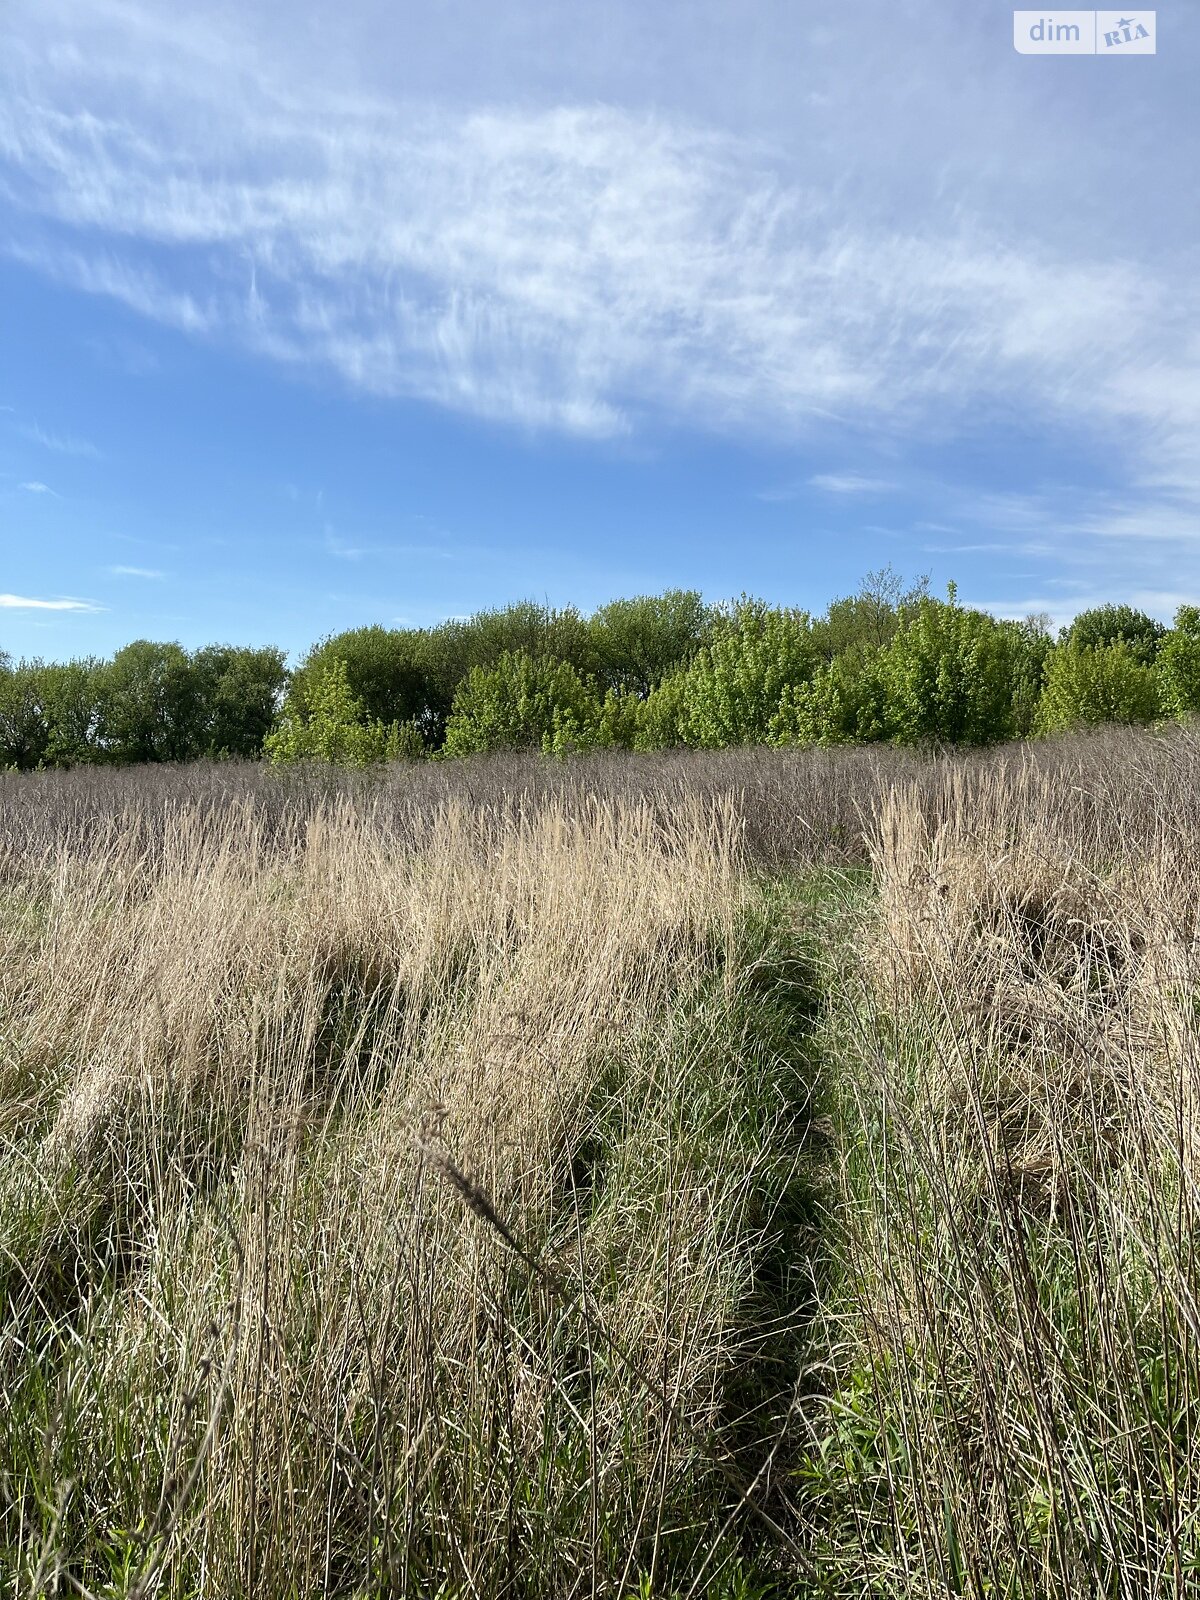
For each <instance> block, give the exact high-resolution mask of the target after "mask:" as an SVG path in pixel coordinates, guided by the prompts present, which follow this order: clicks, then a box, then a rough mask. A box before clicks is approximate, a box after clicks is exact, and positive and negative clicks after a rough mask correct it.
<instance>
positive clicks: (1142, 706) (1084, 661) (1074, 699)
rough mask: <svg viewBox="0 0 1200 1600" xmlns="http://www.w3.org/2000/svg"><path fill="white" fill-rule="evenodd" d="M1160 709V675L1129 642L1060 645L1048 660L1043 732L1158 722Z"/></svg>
mask: <svg viewBox="0 0 1200 1600" xmlns="http://www.w3.org/2000/svg"><path fill="white" fill-rule="evenodd" d="M1159 710H1160V697H1159V680H1158V675H1157V674H1156V672H1155V670H1154V668H1153V667H1151V666H1147V665H1146V664H1145V663H1144V662H1142V661H1140V660H1139V659H1138V658H1137V656H1136V655H1135V654H1134V651H1133V648H1132V647H1131V646H1130V645H1129V644H1128V643H1126V641H1125V640H1124V639H1119V640H1118V641H1117V642H1116V644H1108V645H1099V646H1096V647H1095V648H1092V647H1090V646H1084V645H1076V644H1060V645H1058V646H1057V647H1056V648H1055V649H1054V650H1052V651H1051V652H1050V654H1049V655H1048V656H1047V658H1046V685H1045V688H1044V689H1043V690H1042V698H1041V703H1040V705H1039V706H1038V715H1037V729H1038V731H1039V732H1040V733H1057V732H1060V731H1062V730H1065V729H1068V728H1081V727H1096V726H1098V725H1099V724H1101V723H1106V722H1124V723H1137V722H1141V723H1146V722H1153V721H1154V719H1155V718H1156V717H1157V716H1158V715H1159Z"/></svg>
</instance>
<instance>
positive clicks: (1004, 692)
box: [0, 567, 1200, 769]
mask: <svg viewBox="0 0 1200 1600" xmlns="http://www.w3.org/2000/svg"><path fill="white" fill-rule="evenodd" d="M1198 618H1200V608H1194V607H1184V608H1182V609H1181V611H1180V612H1179V616H1178V618H1177V620H1176V626H1175V627H1174V629H1172V630H1170V631H1167V630H1166V629H1164V628H1163V627H1162V625H1161V624H1160V623H1158V622H1156V621H1154V619H1153V618H1151V617H1148V616H1147V615H1146V614H1145V613H1143V612H1140V611H1137V610H1135V609H1134V608H1132V607H1130V606H1117V605H1113V606H1102V607H1097V608H1095V609H1093V610H1091V611H1087V612H1084V613H1082V614H1081V615H1080V616H1079V617H1078V618H1077V619H1076V621H1075V623H1074V624H1073V625H1072V626H1071V628H1070V629H1067V630H1063V633H1062V635H1061V636H1060V643H1059V645H1058V646H1057V647H1055V646H1054V645H1053V644H1052V642H1051V636H1050V632H1049V627H1048V621H1047V619H1046V618H1038V617H1032V618H1029V619H1027V620H1026V621H1024V622H1019V623H1018V622H1006V621H998V620H997V619H996V618H994V617H992V616H990V615H988V614H986V613H984V612H981V611H973V610H968V609H966V608H964V607H961V606H959V605H958V604H957V602H956V598H955V595H954V592H953V589H952V590H951V594H950V598H949V600H948V601H938V600H934V599H931V598H930V596H929V594H928V587H927V583H926V581H925V580H924V579H922V580H920V581H919V582H917V583H916V584H913V585H910V586H907V587H906V586H905V584H904V583H903V581H902V580H901V579H900V577H899V576H898V575H897V574H895V573H894V572H893V571H892V570H891V568H890V567H886V568H884V569H882V570H881V571H879V572H874V573H869V574H868V575H867V577H866V579H865V580H864V581H863V584H862V585H861V587H860V588H859V590H858V591H857V592H856V593H855V594H852V595H849V596H845V597H843V598H841V599H838V600H835V601H833V602H832V603H831V604H830V605H829V607H828V608H827V610H826V612H825V613H824V615H822V616H820V617H816V618H814V617H811V616H810V615H809V614H808V613H807V612H803V611H798V610H793V609H790V608H787V607H775V606H770V605H768V604H767V603H766V602H765V601H762V600H756V599H753V598H750V597H746V596H743V597H742V599H741V600H740V601H738V602H733V603H730V604H728V605H724V606H716V607H713V606H708V605H706V604H705V602H704V600H703V599H702V597H701V596H700V594H699V593H698V592H697V591H695V590H683V589H670V590H667V591H666V592H665V593H663V594H659V595H638V596H635V597H633V598H631V599H618V600H613V601H610V602H609V603H608V604H606V605H603V606H601V607H599V608H598V609H597V610H596V611H595V612H594V613H593V614H592V615H591V616H584V615H582V614H581V613H580V612H579V611H578V610H576V609H575V608H574V607H572V606H567V607H563V608H556V607H553V606H549V605H545V604H541V603H539V602H537V601H533V600H523V601H520V602H518V603H517V604H515V605H510V606H503V607H498V608H495V609H493V610H488V611H481V612H478V613H477V614H476V615H474V616H472V617H467V618H453V619H451V620H449V621H447V622H445V623H442V624H441V625H439V626H438V627H434V628H427V629H414V628H400V629H392V628H385V627H382V626H378V625H373V626H369V627H362V628H354V629H350V630H348V631H347V632H344V633H339V634H334V635H330V636H329V637H327V638H325V639H322V640H321V641H319V642H318V643H317V644H316V645H314V646H313V648H312V649H311V650H310V651H309V653H308V655H307V656H306V657H305V658H304V660H303V661H302V662H301V664H300V666H299V667H298V668H297V669H296V671H295V672H294V673H293V674H292V675H291V677H290V679H289V675H288V672H287V669H286V666H285V662H284V656H283V653H282V652H281V651H279V650H276V649H270V648H262V649H241V648H235V647H233V646H229V645H212V646H208V647H207V648H205V649H202V650H197V651H196V652H194V653H193V654H190V655H189V653H188V652H187V651H185V650H184V649H183V648H182V647H181V646H180V645H178V644H173V643H165V644H164V643H155V642H152V641H150V640H145V639H142V640H137V641H135V642H134V643H133V644H130V645H126V646H125V647H124V649H122V650H119V651H118V652H117V653H116V655H115V656H114V657H113V658H112V660H111V661H109V662H100V661H79V662H69V663H65V664H61V665H58V664H47V663H44V662H40V661H30V662H24V661H23V662H20V663H19V664H17V665H16V666H14V665H13V664H12V663H11V662H10V661H9V659H8V658H7V657H6V656H5V655H4V654H3V652H0V765H4V766H8V767H17V768H20V769H29V768H32V767H38V766H56V765H57V766H69V765H72V764H74V763H76V762H81V761H106V762H112V763H122V764H124V763H130V762H143V761H188V760H193V759H196V758H197V757H207V758H209V759H221V758H223V757H239V758H243V759H245V758H253V757H255V756H257V755H258V754H260V753H261V752H263V750H264V747H265V746H264V741H266V740H267V738H268V736H269V735H270V734H271V730H272V728H273V727H274V726H275V725H276V723H277V721H278V723H279V726H278V732H277V736H275V737H274V738H273V740H272V744H271V752H272V759H275V760H280V759H301V755H295V756H293V755H286V754H281V752H288V751H298V752H302V754H303V757H304V758H305V759H320V756H319V755H318V754H317V752H318V751H319V750H320V749H323V748H326V747H328V748H331V749H337V750H340V751H342V754H341V755H339V756H337V757H336V759H338V760H350V761H359V760H364V761H376V760H382V759H388V758H389V756H388V752H394V751H395V750H397V749H398V750H399V751H400V752H401V753H403V754H406V755H408V754H411V755H417V754H447V755H465V754H470V753H474V752H476V751H481V750H492V749H514V748H541V749H543V750H545V751H547V752H549V753H552V754H555V755H563V754H567V753H569V752H572V751H578V750H592V749H611V748H633V749H639V750H659V749H667V748H672V747H678V746H684V747H691V748H698V749H718V748H724V747H727V746H738V745H753V744H776V745H798V746H805V745H840V744H859V743H867V742H872V741H882V740H889V741H892V742H894V743H898V744H921V743H925V742H927V741H931V740H937V741H941V742H945V743H948V744H986V743H990V742H993V741H996V740H1003V739H1012V738H1026V737H1029V736H1030V735H1031V734H1033V733H1034V732H1040V731H1045V730H1047V729H1050V728H1057V727H1063V726H1073V725H1075V724H1076V723H1079V722H1083V723H1089V722H1094V721H1098V720H1101V721H1102V720H1108V718H1109V716H1110V710H1109V708H1110V707H1113V708H1115V710H1113V712H1112V715H1113V716H1115V718H1116V720H1121V721H1145V720H1147V719H1148V718H1152V717H1153V716H1154V715H1158V714H1160V713H1161V714H1165V715H1169V716H1185V715H1191V714H1196V713H1200V621H1198V620H1197V619H1198ZM1117 646H1119V647H1120V650H1121V651H1123V652H1124V654H1123V655H1121V654H1118V655H1117V656H1114V657H1109V656H1102V657H1101V658H1100V659H1099V660H1098V661H1084V660H1083V659H1082V655H1083V654H1087V653H1089V652H1096V651H1105V650H1110V649H1113V648H1116V647H1117ZM1065 650H1069V651H1074V652H1075V654H1074V655H1072V656H1071V658H1070V659H1069V660H1065V659H1064V658H1063V656H1062V652H1063V651H1065ZM1051 663H1053V664H1054V665H1053V677H1054V682H1053V684H1052V685H1051V686H1050V688H1049V691H1048V698H1047V699H1046V700H1045V703H1043V688H1044V685H1045V680H1046V676H1047V673H1048V672H1049V671H1050V667H1051ZM335 668H337V669H338V671H337V672H336V673H334V669H335ZM1131 668H1137V669H1139V670H1138V671H1131V670H1130V669H1131ZM1152 669H1153V670H1154V671H1156V672H1157V679H1156V683H1157V692H1156V693H1152V692H1151V685H1150V681H1149V680H1148V679H1147V678H1146V677H1145V673H1146V672H1148V671H1151V670H1152ZM331 673H333V677H332V678H331V676H330V674H331ZM331 683H332V684H337V685H344V691H345V697H348V700H349V702H350V703H351V708H350V709H349V710H348V709H347V707H346V705H343V704H339V705H334V706H332V707H331V704H330V693H331V689H330V685H331ZM285 690H286V703H285V705H284V708H283V712H282V716H281V714H280V711H279V707H280V703H281V700H283V697H284V693H285ZM338 692H339V693H340V692H341V691H340V690H339V691H338ZM1150 707H1153V709H1152V710H1151V709H1149V708H1150ZM393 727H395V728H396V729H397V733H396V739H398V740H399V744H398V745H397V744H396V743H395V741H394V740H391V733H390V730H391V729H392V728H393ZM338 729H340V730H341V731H340V732H337V731H335V730H338ZM380 729H382V730H384V731H383V733H382V734H381V733H380V732H379V730H380ZM356 730H357V731H356ZM389 740H391V742H390V743H389ZM381 752H382V753H381ZM331 759H334V758H331Z"/></svg>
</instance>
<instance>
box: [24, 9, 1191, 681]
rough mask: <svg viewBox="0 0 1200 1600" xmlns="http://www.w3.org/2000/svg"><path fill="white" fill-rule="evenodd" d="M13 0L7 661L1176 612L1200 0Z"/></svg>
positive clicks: (1187, 502)
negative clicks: (796, 619) (520, 616)
mask: <svg viewBox="0 0 1200 1600" xmlns="http://www.w3.org/2000/svg"><path fill="white" fill-rule="evenodd" d="M1158 37H1159V45H1158V54H1157V55H1156V56H1153V57H1141V58H1137V59H1132V60H1123V61H1122V60H1113V59H1105V58H1091V57H1031V56H1021V55H1018V54H1016V52H1015V51H1014V50H1013V48H1012V15H1011V9H1005V8H1002V7H999V6H995V5H992V4H990V3H986V4H982V5H979V6H971V7H967V6H964V5H963V4H962V3H961V0H894V3H892V4H883V3H876V0H842V3H841V4H839V5H838V6H836V7H833V6H830V7H828V8H821V7H819V6H815V5H804V6H799V5H796V4H795V0H786V3H785V0H757V3H755V4H753V5H750V4H746V3H742V0H737V3H735V0H689V3H688V4H687V5H683V4H678V3H676V0H661V3H659V4H655V5H654V6H648V5H646V4H645V0H637V3H636V4H635V3H633V0H608V3H606V4H605V5H603V6H600V5H587V4H580V0H505V4H504V5H502V6H500V5H497V4H496V3H495V0H426V3H425V4H423V5H422V6H420V7H418V6H414V5H409V4H405V5H396V4H395V3H393V0H388V3H387V4H385V3H383V0H343V3H342V4H340V5H338V6H337V7H331V6H328V5H317V4H315V3H313V0H289V3H288V4H282V3H276V0H241V3H240V4H237V5H235V4H227V3H225V0H194V3H192V4H190V5H189V6H188V7H186V8H177V7H167V6H164V5H163V4H162V3H161V0H7V4H6V5H5V7H4V9H3V12H2V13H0V307H2V314H0V558H2V559H0V648H5V649H7V650H9V651H10V652H11V653H12V654H14V655H22V654H25V655H41V656H46V657H66V656H70V655H76V654H82V653H91V652H107V651H110V650H111V649H113V648H114V647H116V646H117V645H119V644H121V643H124V642H126V641H127V640H129V639H132V638H137V637H152V638H174V639H179V640H181V641H182V642H183V643H185V644H188V645H198V644H201V643H204V642H208V641H212V640H223V641H224V640H227V641H230V642H236V643H243V642H247V643H259V642H274V643H279V644H282V645H284V646H286V647H287V648H288V649H289V650H291V651H293V652H299V651H301V650H303V648H304V647H305V646H306V645H307V644H309V643H310V642H311V641H312V640H314V639H315V638H317V637H318V636H320V635H322V634H324V633H328V632H330V631H334V630H338V629H341V628H345V627H351V626H356V625H358V624H361V623H365V622H376V621H380V622H385V623H387V622H398V623H399V622H403V623H413V624H424V623H428V622H434V621H437V620H439V619H441V618H443V617H446V616H450V615H458V614H463V613H467V612H470V611H472V610H475V609H477V608H479V607H481V606H485V605H494V604H500V603H503V602H505V601H508V600H513V599H518V598H521V597H524V596H529V595H533V596H536V597H539V598H543V597H544V598H548V599H549V600H550V601H552V602H555V603H564V602H568V601H573V602H575V603H576V604H579V605H581V606H583V607H586V608H591V607H593V606H595V605H597V604H600V603H602V602H603V601H605V600H607V599H609V598H611V597H613V596H614V595H618V594H631V593H639V592H650V591H656V590H660V589H662V588H664V587H668V586H676V585H683V586H688V587H697V588H700V589H702V590H703V591H704V592H705V594H706V595H708V596H709V597H710V598H712V599H719V598H723V597H727V596H731V595H734V594H737V593H739V592H740V591H742V590H750V591H752V592H755V593H759V594H763V595H766V596H768V597H769V598H771V599H774V600H779V601H787V602H790V603H793V604H798V605H805V606H810V607H813V608H819V607H821V606H823V605H824V604H825V602H826V601H827V600H828V599H829V598H831V597H832V596H833V595H834V594H837V593H843V592H846V591H847V590H849V589H852V588H853V587H854V586H855V585H856V583H857V581H858V580H859V579H860V578H861V577H862V575H863V574H864V573H865V572H866V571H867V570H868V569H870V568H875V567H878V566H881V565H883V564H885V563H889V562H890V563H891V564H892V565H893V566H894V567H896V568H897V569H898V570H900V571H901V572H903V573H905V574H906V575H909V576H912V575H916V574H918V573H928V574H930V576H931V578H932V580H933V582H934V584H935V585H936V586H941V585H942V584H944V582H945V581H946V580H947V579H949V578H952V577H953V578H955V579H956V580H957V581H958V584H959V592H960V594H961V596H962V597H963V598H964V599H966V600H968V601H971V602H973V603H978V604H984V605H987V606H989V607H991V608H992V609H995V610H996V611H998V612H1002V613H1005V614H1010V615H1020V614H1024V613H1026V612H1028V611H1031V610H1039V611H1047V612H1049V613H1050V614H1051V615H1052V617H1053V618H1054V620H1055V621H1062V620H1065V619H1066V618H1067V617H1069V616H1070V615H1071V614H1072V613H1073V612H1074V611H1076V610H1078V609H1080V608H1082V607H1083V606H1086V605H1090V604H1094V603H1096V602H1098V601H1103V600H1108V599H1114V598H1120V599H1132V600H1134V601H1135V603H1138V604H1141V605H1143V606H1145V607H1146V608H1147V609H1149V610H1151V611H1154V612H1155V613H1157V614H1159V615H1162V616H1164V617H1169V616H1170V614H1171V613H1172V611H1173V610H1174V608H1175V606H1176V605H1178V604H1179V603H1180V602H1181V601H1185V600H1190V601H1195V600H1197V599H1200V314H1198V313H1200V272H1198V271H1197V268H1198V266H1200V261H1198V259H1197V258H1198V255H1200V236H1198V227H1197V211H1196V192H1195V190H1196V172H1197V170H1198V168H1200V161H1198V157H1200V114H1198V113H1197V110H1196V104H1197V102H1196V97H1195V80H1196V74H1197V67H1198V65H1200V10H1198V9H1197V8H1196V7H1194V6H1187V7H1185V6H1183V5H1182V4H1176V5H1175V6H1174V7H1173V8H1160V9H1159V11H1158Z"/></svg>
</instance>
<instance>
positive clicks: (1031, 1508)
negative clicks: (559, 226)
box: [0, 724, 1200, 1600]
mask: <svg viewBox="0 0 1200 1600" xmlns="http://www.w3.org/2000/svg"><path fill="white" fill-rule="evenodd" d="M1198 860H1200V733H1198V732H1197V731H1196V729H1195V728H1194V726H1190V725H1187V724H1184V725H1181V726H1173V727H1170V728H1167V729H1164V730H1161V731H1158V732H1153V731H1150V730H1148V729H1141V728H1126V729H1120V730H1102V731H1099V732H1095V733H1092V734H1075V735H1070V736H1061V737H1051V738H1046V739H1043V740H1040V741H1038V742H1037V743H1035V744H1028V745H1024V744H1018V745H1001V746H997V747H994V748H991V749H988V750H984V751H975V752H969V753H962V754H954V753H946V754H940V755H938V754H930V753H928V752H923V751H921V750H917V749H912V750H896V749H891V748H888V747H886V746H882V745H874V746H871V745H867V746H862V747H853V748H843V749H800V750H797V749H774V750H766V749H763V750H754V749H729V750H714V751H694V750H678V751H663V752H655V753H637V752H631V751H619V750H614V751H609V752H598V753H595V754H590V755H579V756H575V757H572V758H570V759H567V760H563V761H549V760H545V759H543V758H542V757H541V756H539V755H536V754H498V755H494V756H483V757H477V758H473V759H471V760H464V761H456V762H427V763H410V764H400V765H397V766H393V767H389V768H387V769H385V770H382V771H380V770H371V769H368V770H365V771H362V772H345V771H338V770H336V769H333V768H320V767H309V766H306V765H304V764H303V763H301V764H299V765H297V766H294V767H293V766H285V767H282V768H278V769H271V768H269V767H266V766H264V765H262V764H258V763H244V764H243V763H238V762H222V763H215V764H205V763H195V764H190V765H182V766H168V765H160V766H157V767H133V766H131V767H127V768H110V767H102V766H95V767H86V766H85V767H78V768H76V769H74V770H71V771H61V772H53V771H47V772H37V773H28V774H16V773H10V774H0V1384H2V1386H3V1405H2V1407H0V1582H2V1585H3V1588H2V1591H0V1592H3V1593H5V1594H11V1595H13V1596H14V1597H15V1596H21V1597H25V1596H29V1597H35V1596H37V1597H40V1596H60V1595H62V1596H66V1595H83V1596H94V1597H97V1600H99V1597H102V1596H103V1597H117V1596H121V1597H126V1600H133V1597H136V1600H148V1597H150V1596H171V1597H173V1600H210V1597H211V1600H218V1597H219V1600H234V1597H239V1600H240V1597H246V1600H251V1597H256V1600H292V1597H295V1600H301V1597H309V1596H317V1595H335V1596H346V1597H356V1600H357V1597H362V1600H367V1597H380V1600H382V1597H384V1596H393V1595H395V1596H412V1597H414V1600H415V1597H418V1596H420V1597H428V1596H442V1597H445V1600H467V1597H477V1600H500V1597H509V1596H512V1597H533V1596H548V1597H554V1596H564V1597H565V1596H612V1597H619V1600H626V1597H629V1600H633V1597H644V1600H648V1597H650V1596H664V1597H666V1596H671V1597H679V1600H682V1597H692V1596H714V1597H718V1600H756V1597H761V1600H766V1597H768V1596H771V1597H774V1596H780V1597H797V1600H800V1597H803V1600H808V1597H817V1596H838V1597H840V1596H846V1597H850V1596H859V1595H870V1596H879V1597H896V1600H900V1597H925V1596H930V1597H933V1596H948V1595H971V1596H979V1597H982V1596H988V1597H993V1596H994V1597H999V1596H1004V1597H1013V1600H1016V1597H1029V1600H1034V1597H1067V1596H1071V1597H1076V1596H1091V1595H1095V1596H1111V1597H1122V1600H1124V1597H1140V1596H1143V1595H1144V1596H1147V1597H1150V1596H1173V1597H1175V1596H1184V1595H1186V1594H1189V1593H1191V1592H1193V1590H1194V1584H1195V1581H1196V1574H1197V1572H1198V1571H1200V1414H1198V1410H1197V1407H1198V1401H1200V1265H1198V1262H1197V1232H1196V1217H1197V1199H1198V1194H1197V1178H1198V1177H1200V1096H1198V1090H1200V1073H1198V1069H1200V874H1198V872H1197V861H1198Z"/></svg>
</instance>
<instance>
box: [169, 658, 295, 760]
mask: <svg viewBox="0 0 1200 1600" xmlns="http://www.w3.org/2000/svg"><path fill="white" fill-rule="evenodd" d="M192 671H193V673H194V674H195V679H196V691H197V696H198V700H199V705H198V717H197V721H198V734H197V736H198V741H199V747H200V753H201V754H203V755H206V756H209V757H211V758H214V759H217V758H222V757H227V756H240V757H244V758H249V757H252V756H257V755H259V754H261V752H262V747H263V740H264V739H265V738H266V736H267V734H268V733H270V731H271V728H272V726H273V724H274V722H275V717H276V714H277V712H278V710H279V701H280V697H281V695H282V694H283V690H284V687H285V685H286V684H287V681H288V674H287V666H286V665H285V662H284V656H283V651H282V650H277V649H274V648H273V647H266V648H263V649H251V648H239V647H237V646H234V645H219V644H213V645H208V646H206V647H205V648H204V649H203V650H197V651H196V652H195V654H194V655H193V656H192Z"/></svg>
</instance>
